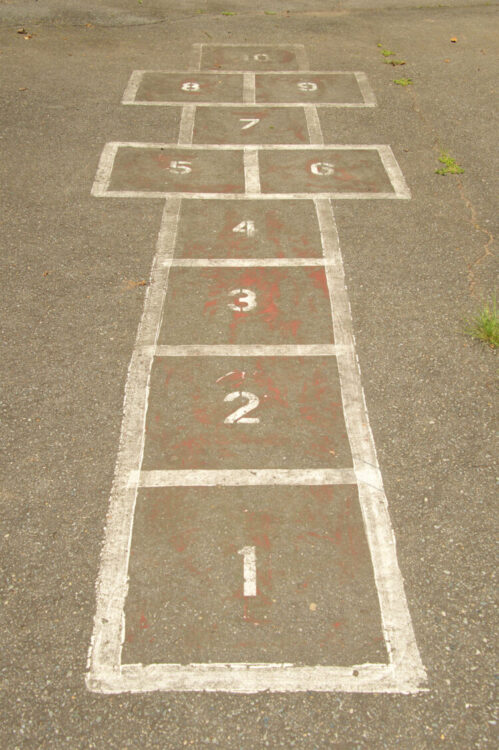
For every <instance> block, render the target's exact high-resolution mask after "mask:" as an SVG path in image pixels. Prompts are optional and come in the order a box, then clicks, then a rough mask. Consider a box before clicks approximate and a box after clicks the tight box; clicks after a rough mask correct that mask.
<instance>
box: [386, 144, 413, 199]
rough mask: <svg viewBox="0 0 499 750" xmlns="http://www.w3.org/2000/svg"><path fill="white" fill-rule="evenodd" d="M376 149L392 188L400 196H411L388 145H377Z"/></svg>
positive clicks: (407, 197)
mask: <svg viewBox="0 0 499 750" xmlns="http://www.w3.org/2000/svg"><path fill="white" fill-rule="evenodd" d="M378 150H379V155H380V158H381V161H382V162H383V166H384V168H385V170H386V173H387V175H388V177H389V178H390V182H391V183H392V185H393V189H394V190H395V192H396V193H397V195H398V196H399V197H400V198H406V199H409V198H410V197H411V191H410V190H409V188H408V187H407V183H406V181H405V178H404V175H403V174H402V170H401V169H400V167H399V165H398V162H397V160H396V158H395V155H394V153H393V151H392V150H391V148H390V146H379V147H378Z"/></svg>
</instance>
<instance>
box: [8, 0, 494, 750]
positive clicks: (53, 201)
mask: <svg viewBox="0 0 499 750" xmlns="http://www.w3.org/2000/svg"><path fill="white" fill-rule="evenodd" d="M199 11H202V12H199ZM224 12H230V13H233V14H234V15H223V13H224ZM272 13H275V15H269V14H272ZM0 22H1V26H0V53H1V54H0V64H1V68H2V73H3V75H2V82H1V87H2V107H1V114H0V118H1V122H2V133H1V147H2V159H1V162H0V183H1V186H2V218H1V222H2V223H1V228H2V261H3V266H4V270H3V273H2V292H3V293H2V296H1V305H2V323H1V328H2V345H3V350H2V357H1V367H2V381H3V389H2V397H1V408H2V424H3V427H2V435H3V437H2V443H3V454H2V459H1V469H2V495H1V497H2V530H1V537H0V539H1V548H0V564H1V571H2V572H1V577H0V587H1V588H2V599H1V601H2V608H1V617H2V626H1V627H2V647H1V651H2V657H1V667H0V668H1V679H2V684H1V693H0V695H1V698H0V745H1V746H2V747H5V748H8V749H9V750H10V749H12V750H14V748H20V749H22V750H24V749H25V748H26V749H28V748H29V749H31V748H37V749H38V748H47V749H48V748H82V749H83V748H99V749H100V748H106V749H107V748H119V749H120V750H121V749H122V748H139V747H140V748H174V749H175V750H176V749H177V748H182V747H194V748H202V747H205V746H209V745H213V746H218V747H222V748H248V749H249V748H260V747H262V748H265V747H269V748H279V747H283V748H290V747H296V748H307V750H308V749H310V750H313V749H314V748H338V749H340V748H341V750H361V749H362V750H364V749H366V750H367V749H369V750H371V749H373V750H377V749H378V748H380V749H381V748H390V750H391V749H392V748H397V749H398V748H400V749H401V750H413V749H417V750H423V749H424V750H426V749H428V750H430V749H433V748H440V747H448V748H459V749H461V748H463V750H464V749H467V748H494V747H497V737H498V733H497V725H496V721H497V713H496V708H497V704H496V683H497V666H496V665H495V664H494V659H495V658H496V652H495V640H496V639H497V602H496V599H495V584H494V573H495V567H496V565H495V557H494V550H495V548H494V536H495V535H496V531H497V522H496V518H495V516H494V512H495V504H494V500H495V496H494V490H495V489H496V477H497V468H496V466H495V465H494V456H495V455H496V454H497V447H496V444H494V434H495V433H494V430H495V429H496V428H497V425H496V422H495V412H496V411H497V396H496V393H497V391H496V390H495V377H496V372H497V360H496V354H495V353H494V352H493V351H492V350H491V349H489V348H487V347H486V346H483V345H481V344H479V343H476V342H473V341H471V340H470V339H469V338H467V337H466V336H464V335H463V333H462V327H463V324H462V321H463V318H465V317H466V316H468V315H469V314H471V313H472V312H473V311H474V310H475V309H476V307H477V306H478V305H479V304H480V303H481V302H482V301H483V300H484V299H486V298H489V299H490V297H491V295H492V294H493V293H494V289H495V283H496V277H497V261H496V259H495V256H494V255H493V253H494V236H495V235H496V234H497V226H496V224H495V216H496V201H495V196H496V195H497V187H498V185H497V154H496V140H497V115H496V111H495V109H494V105H495V101H494V97H495V96H496V85H497V84H496V81H497V73H498V65H497V51H496V48H497V9H496V8H495V7H494V6H493V5H492V4H489V3H479V2H452V3H451V2H449V3H447V4H446V6H445V7H439V4H438V3H436V2H431V3H425V4H424V7H418V6H417V4H416V3H412V2H410V0H404V2H397V3H395V2H381V1H380V2H369V0H366V1H365V2H362V1H361V0H356V1H355V0H354V1H353V2H343V3H334V2H329V3H327V2H322V3H319V2H317V3H314V2H307V3H303V2H296V1H295V2H289V3H287V4H286V9H285V10H283V9H282V7H281V4H277V3H274V4H272V3H271V2H270V0H269V2H253V3H251V6H249V4H248V3H244V2H241V1H239V2H231V3H227V4H225V3H214V2H202V0H194V1H193V2H190V0H188V1H187V2H183V3H182V4H180V3H179V4H176V3H171V2H167V1H166V0H165V2H163V3H160V2H159V0H156V2H151V3H149V2H148V0H144V1H143V3H139V2H134V1H133V0H127V1H125V0H121V1H118V0H115V2H107V0H102V2H99V3H96V2H93V3H83V2H61V1H59V2H58V1H57V0H52V1H51V2H48V1H47V2H42V0H38V2H36V0H30V1H29V2H23V3H21V2H19V1H18V0H12V1H11V0H2V1H0ZM20 28H24V29H25V33H21V34H20V33H18V29H20ZM26 36H28V37H30V38H27V39H26V38H25V37H26ZM452 37H456V38H457V42H451V38H452ZM254 41H258V42H259V43H269V44H270V43H275V42H276V41H278V42H282V43H284V42H288V43H302V44H304V45H305V46H306V49H307V52H308V56H309V60H310V67H311V69H318V70H327V69H345V70H364V71H365V72H366V74H367V77H368V79H369V82H370V84H371V86H372V88H373V89H374V92H375V94H376V97H377V102H378V106H377V107H376V108H374V109H366V110H359V111H357V112H353V113H352V111H347V110H339V109H334V110H328V111H321V112H320V115H319V117H320V120H321V124H322V128H323V131H324V137H325V141H326V142H329V143H388V144H390V145H391V147H392V148H393V151H394V153H395V155H396V158H397V160H398V162H399V164H400V167H401V169H402V172H403V174H404V176H405V178H406V180H407V183H408V185H409V187H410V189H411V192H412V199H411V200H410V201H336V202H335V205H334V209H335V215H336V221H337V225H338V229H339V234H340V241H341V246H342V253H343V258H344V262H345V270H346V274H347V282H348V291H349V297H350V302H351V306H352V315H353V323H354V330H355V334H356V343H357V352H358V355H359V359H360V365H361V369H362V380H363V386H364V389H365V392H366V399H367V405H368V410H369V415H370V420H371V425H372V429H373V433H374V438H375V442H376V447H377V450H378V457H379V461H380V465H381V470H382V474H383V478H384V482H385V488H386V494H387V497H388V501H389V507H390V515H391V518H392V523H393V526H394V530H395V534H396V539H397V551H398V560H399V564H400V567H401V570H402V573H403V576H404V580H405V588H406V594H407V598H408V601H409V607H410V611H411V616H412V620H413V625H414V629H415V632H416V638H417V642H418V646H419V649H420V651H421V656H422V659H423V663H424V665H425V667H426V669H427V672H428V691H427V692H423V693H420V694H418V695H415V696H414V695H413V696H403V695H360V694H341V693H331V694H312V693H310V694H309V693H306V694H265V693H264V694H259V695H248V696H241V695H229V694H197V693H191V694H183V693H151V694H146V695H127V694H120V695H114V696H105V695H99V694H93V693H90V692H88V691H87V689H86V687H85V684H84V676H85V670H86V656H87V649H88V645H89V643H90V638H91V634H92V627H93V616H94V611H95V593H94V585H95V581H96V578H97V575H98V570H99V555H100V550H101V545H102V540H103V534H104V526H105V517H106V511H107V507H108V498H109V493H110V488H111V483H112V479H113V472H114V465H115V460H116V454H117V447H118V439H119V433H120V427H121V419H122V406H123V392H124V384H125V379H126V374H127V368H128V364H129V361H130V356H131V353H132V349H133V345H134V340H135V335H136V330H137V325H138V322H139V319H140V315H141V312H142V307H143V300H144V292H145V289H146V287H145V286H144V285H143V284H142V283H141V282H142V281H143V280H146V279H147V278H148V275H149V271H150V265H151V260H152V257H153V254H154V247H155V241H156V237H157V232H158V226H159V221H160V216H161V210H162V202H161V201H159V202H156V201H140V200H137V201H133V200H132V201H130V200H127V199H112V200H111V199H102V200H97V199H95V198H92V197H91V195H90V189H91V186H92V183H93V180H94V176H95V172H96V168H97V164H98V160H99V156H100V153H101V150H102V147H103V145H104V143H105V142H107V141H110V140H123V141H126V140H134V141H154V142H157V141H165V142H175V141H176V139H177V136H178V125H179V110H177V109H174V108H173V109H170V108H168V109H166V108H162V107H157V108H156V107H123V106H122V105H121V103H120V101H121V96H122V94H123V91H124V88H125V86H126V83H127V81H128V78H129V75H130V73H131V71H132V70H133V69H147V68H156V67H162V68H169V67H171V68H174V67H178V68H181V67H187V65H188V59H189V52H190V45H191V44H192V43H193V42H220V43H223V42H242V43H249V42H254ZM379 43H381V44H383V45H384V47H386V48H388V49H389V50H392V51H394V52H396V55H397V58H398V59H402V60H405V61H406V64H405V65H404V66H403V67H396V68H392V66H391V65H387V64H385V59H384V58H383V56H382V55H381V54H380V48H379V47H378V46H377V45H378V44H379ZM400 71H402V72H400ZM400 76H406V77H410V78H412V80H413V85H411V86H407V87H405V88H404V87H401V86H397V85H395V84H394V83H393V81H394V79H395V78H399V77H400ZM441 151H447V152H448V153H449V154H451V155H452V156H453V157H454V158H455V159H456V160H457V162H458V163H459V164H460V165H462V167H463V168H464V169H465V172H464V173H463V174H461V175H448V176H445V177H443V176H440V175H437V174H435V169H436V168H437V167H438V166H439V164H438V161H437V160H438V156H439V155H440V153H441ZM496 515H497V514H496Z"/></svg>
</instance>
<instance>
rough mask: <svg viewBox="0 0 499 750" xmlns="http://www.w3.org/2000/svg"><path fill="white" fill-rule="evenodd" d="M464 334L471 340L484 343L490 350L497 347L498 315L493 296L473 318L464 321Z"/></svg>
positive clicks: (498, 337)
mask: <svg viewBox="0 0 499 750" xmlns="http://www.w3.org/2000/svg"><path fill="white" fill-rule="evenodd" d="M465 324H466V325H465V328H464V333H466V334H467V335H468V336H471V338H472V339H478V340H479V341H484V342H485V343H486V344H488V345H489V346H490V347H491V348H492V349H497V347H498V346H499V314H498V311H497V302H496V298H495V296H494V297H493V298H492V301H491V302H485V303H484V304H483V305H482V307H481V308H480V309H479V310H477V311H476V313H475V314H474V315H473V317H471V318H469V319H468V320H466V321H465Z"/></svg>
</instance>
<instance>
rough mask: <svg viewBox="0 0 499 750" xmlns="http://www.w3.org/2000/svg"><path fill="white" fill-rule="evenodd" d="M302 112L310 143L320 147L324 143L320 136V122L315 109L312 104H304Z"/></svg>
mask: <svg viewBox="0 0 499 750" xmlns="http://www.w3.org/2000/svg"><path fill="white" fill-rule="evenodd" d="M304 110H305V118H306V120H307V129H308V137H309V138H310V143H317V144H320V145H322V144H323V143H324V137H323V135H322V128H321V121H320V120H319V115H318V114H317V109H316V107H314V106H313V105H312V104H306V105H305V107H304Z"/></svg>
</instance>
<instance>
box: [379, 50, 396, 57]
mask: <svg viewBox="0 0 499 750" xmlns="http://www.w3.org/2000/svg"><path fill="white" fill-rule="evenodd" d="M381 54H382V55H383V57H393V55H394V54H395V52H390V50H389V49H382V50H381Z"/></svg>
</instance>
